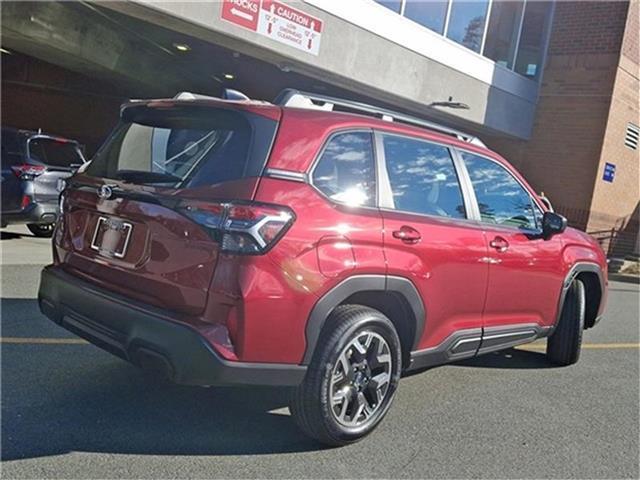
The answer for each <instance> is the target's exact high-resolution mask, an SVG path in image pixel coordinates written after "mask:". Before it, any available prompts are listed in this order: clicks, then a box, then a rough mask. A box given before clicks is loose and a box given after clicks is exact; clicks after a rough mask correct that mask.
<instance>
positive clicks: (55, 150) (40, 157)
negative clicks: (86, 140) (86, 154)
mask: <svg viewBox="0 0 640 480" xmlns="http://www.w3.org/2000/svg"><path fill="white" fill-rule="evenodd" d="M28 146H29V158H30V159H31V160H35V161H36V162H41V163H44V164H45V165H49V166H52V167H64V168H70V167H79V166H80V165H82V164H83V163H84V159H83V158H82V154H81V153H80V150H79V149H78V145H77V144H76V143H75V142H70V141H68V140H58V139H55V138H48V137H33V138H31V139H30V140H29V143H28Z"/></svg>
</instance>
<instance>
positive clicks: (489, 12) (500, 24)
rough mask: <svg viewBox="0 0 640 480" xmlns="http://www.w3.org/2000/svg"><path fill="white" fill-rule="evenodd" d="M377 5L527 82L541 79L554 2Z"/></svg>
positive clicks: (384, 0)
mask: <svg viewBox="0 0 640 480" xmlns="http://www.w3.org/2000/svg"><path fill="white" fill-rule="evenodd" d="M373 1H375V2H377V3H379V4H380V5H384V6H385V7H387V8H388V9H390V10H392V11H393V12H395V13H399V14H401V15H403V16H404V17H406V18H408V19H409V20H412V21H414V22H416V23H418V24H420V25H422V26H424V27H426V28H428V29H429V30H432V31H434V32H436V33H438V34H440V35H445V36H446V37H448V38H449V39H451V40H453V41H454V42H457V43H459V44H461V45H464V46H465V47H467V48H469V49H471V50H473V51H474V52H477V53H480V54H482V55H483V56H485V57H487V58H490V59H491V60H493V61H495V62H496V63H497V64H498V65H502V66H503V67H505V68H508V69H509V70H514V71H516V72H517V73H519V74H521V75H524V76H526V77H530V78H533V79H538V78H539V75H540V70H541V67H542V63H543V62H544V58H543V55H544V51H545V45H546V41H547V36H548V31H549V28H548V27H549V21H550V18H551V9H552V5H553V2H552V1H551V0H373ZM487 22H488V24H487Z"/></svg>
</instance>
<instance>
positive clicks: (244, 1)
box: [222, 0, 322, 55]
mask: <svg viewBox="0 0 640 480" xmlns="http://www.w3.org/2000/svg"><path fill="white" fill-rule="evenodd" d="M222 18H223V19H224V20H227V21H229V22H232V23H235V24H236V25H239V26H241V27H244V28H247V29H249V30H252V31H254V32H257V33H259V34H261V35H264V36H265V37H269V38H271V39H273V40H276V41H277V42H280V43H284V44H285V45H289V46H291V47H294V48H297V49H299V50H302V51H304V52H308V53H312V54H313V55H318V53H319V52H320V39H321V37H322V20H320V19H319V18H316V17H312V16H311V15H308V14H306V13H304V12H302V11H301V10H298V9H297V8H293V7H291V6H289V5H287V4H285V3H283V2H279V1H276V0H224V2H223V5H222Z"/></svg>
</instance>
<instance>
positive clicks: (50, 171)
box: [0, 128, 86, 237]
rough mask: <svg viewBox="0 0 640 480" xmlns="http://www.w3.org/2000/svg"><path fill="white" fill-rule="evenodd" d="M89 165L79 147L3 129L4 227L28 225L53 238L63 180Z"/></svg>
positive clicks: (59, 139) (1, 219)
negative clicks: (86, 164)
mask: <svg viewBox="0 0 640 480" xmlns="http://www.w3.org/2000/svg"><path fill="white" fill-rule="evenodd" d="M85 163H86V160H85V159H84V156H83V155H82V150H81V147H80V144H79V143H78V142H76V141H74V140H69V139H66V138H62V137H56V136H51V135H45V134H43V133H41V132H33V131H28V130H17V129H13V128H2V186H1V188H0V189H1V190H2V216H1V217H0V223H1V226H2V227H6V226H7V225H10V224H26V225H27V228H29V230H30V231H31V233H33V234H34V235H35V236H37V237H50V236H51V235H52V234H53V226H54V225H55V222H56V219H57V216H58V197H59V194H60V191H61V189H62V188H63V187H64V180H65V179H66V178H69V177H70V176H71V175H73V174H74V173H75V172H76V171H77V170H78V168H80V167H81V166H82V165H84V164H85Z"/></svg>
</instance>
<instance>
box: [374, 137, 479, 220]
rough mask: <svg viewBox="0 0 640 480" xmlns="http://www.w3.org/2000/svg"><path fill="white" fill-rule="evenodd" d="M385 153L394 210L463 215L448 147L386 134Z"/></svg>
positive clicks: (461, 216)
mask: <svg viewBox="0 0 640 480" xmlns="http://www.w3.org/2000/svg"><path fill="white" fill-rule="evenodd" d="M384 155H385V159H386V163H387V173H388V175H389V182H390V183H391V192H392V194H393V201H394V204H395V209H396V210H402V211H405V212H412V213H420V214H427V215H437V216H440V217H449V218H465V217H466V215H465V209H464V202H463V200H462V192H461V190H460V184H459V183H458V177H457V175H456V171H455V168H454V166H453V160H452V159H451V154H450V153H449V149H448V148H446V147H443V146H441V145H435V144H432V143H428V142H425V141H422V140H415V139H410V138H405V137H398V136H394V135H385V136H384Z"/></svg>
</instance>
